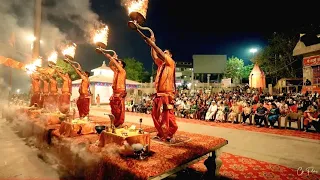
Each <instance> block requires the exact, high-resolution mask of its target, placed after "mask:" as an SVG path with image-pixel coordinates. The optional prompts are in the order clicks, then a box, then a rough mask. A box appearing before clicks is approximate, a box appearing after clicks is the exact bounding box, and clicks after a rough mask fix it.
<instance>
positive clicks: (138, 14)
mask: <svg viewBox="0 0 320 180" xmlns="http://www.w3.org/2000/svg"><path fill="white" fill-rule="evenodd" d="M148 3H149V0H129V2H127V3H126V4H125V5H126V6H127V8H128V13H129V17H130V19H131V21H129V22H128V26H129V28H131V29H133V30H136V31H137V32H138V33H139V34H140V35H141V36H142V38H143V39H148V37H147V36H146V35H145V34H143V33H142V32H141V30H147V31H149V32H150V34H151V36H154V33H153V31H152V29H150V28H149V27H143V26H142V25H143V24H144V22H145V21H146V15H147V9H148Z"/></svg>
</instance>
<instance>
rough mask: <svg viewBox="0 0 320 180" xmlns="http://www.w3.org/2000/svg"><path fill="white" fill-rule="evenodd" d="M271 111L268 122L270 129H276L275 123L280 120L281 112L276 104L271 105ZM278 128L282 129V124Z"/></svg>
mask: <svg viewBox="0 0 320 180" xmlns="http://www.w3.org/2000/svg"><path fill="white" fill-rule="evenodd" d="M271 106H272V107H271V109H270V111H269V115H268V120H269V122H270V127H269V128H274V124H275V122H277V121H278V118H279V116H280V110H279V109H278V107H277V105H276V104H275V103H272V104H271ZM278 126H279V127H280V124H278Z"/></svg>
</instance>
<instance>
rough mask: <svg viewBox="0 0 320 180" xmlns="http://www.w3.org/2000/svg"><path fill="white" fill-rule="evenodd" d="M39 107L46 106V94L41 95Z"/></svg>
mask: <svg viewBox="0 0 320 180" xmlns="http://www.w3.org/2000/svg"><path fill="white" fill-rule="evenodd" d="M40 107H42V108H48V94H42V95H41V100H40Z"/></svg>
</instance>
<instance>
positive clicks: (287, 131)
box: [126, 112, 320, 140]
mask: <svg viewBox="0 0 320 180" xmlns="http://www.w3.org/2000/svg"><path fill="white" fill-rule="evenodd" d="M126 113H127V114H128V115H133V116H140V117H141V116H142V117H150V118H151V115H150V114H143V113H133V112H126ZM176 120H177V122H184V123H193V124H201V125H206V126H214V127H223V128H231V129H238V130H245V131H254V132H260V133H270V134H277V135H282V136H293V137H299V138H306V139H314V140H320V134H319V133H313V132H303V131H298V130H294V129H269V128H264V127H261V128H257V127H255V126H252V125H251V126H249V125H242V124H232V123H216V122H207V121H202V120H196V119H186V118H176Z"/></svg>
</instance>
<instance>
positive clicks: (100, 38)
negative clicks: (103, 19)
mask: <svg viewBox="0 0 320 180" xmlns="http://www.w3.org/2000/svg"><path fill="white" fill-rule="evenodd" d="M108 36H109V27H108V26H107V25H105V26H104V27H103V28H101V29H99V30H97V31H96V32H95V35H94V36H93V43H94V44H96V43H103V44H104V45H106V46H107V44H108Z"/></svg>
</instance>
